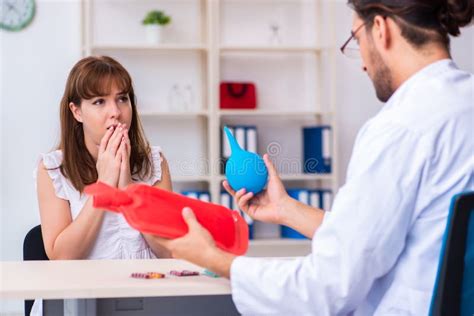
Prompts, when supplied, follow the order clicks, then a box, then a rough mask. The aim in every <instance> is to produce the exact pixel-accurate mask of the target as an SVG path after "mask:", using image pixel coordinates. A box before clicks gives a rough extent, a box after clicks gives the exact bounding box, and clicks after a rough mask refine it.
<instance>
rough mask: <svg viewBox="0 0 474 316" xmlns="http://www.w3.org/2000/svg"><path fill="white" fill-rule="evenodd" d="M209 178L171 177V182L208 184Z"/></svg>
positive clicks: (202, 176)
mask: <svg viewBox="0 0 474 316" xmlns="http://www.w3.org/2000/svg"><path fill="white" fill-rule="evenodd" d="M209 181H210V177H209V176H206V175H201V176H173V175H171V182H209Z"/></svg>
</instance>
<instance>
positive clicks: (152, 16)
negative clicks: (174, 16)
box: [142, 10, 171, 44]
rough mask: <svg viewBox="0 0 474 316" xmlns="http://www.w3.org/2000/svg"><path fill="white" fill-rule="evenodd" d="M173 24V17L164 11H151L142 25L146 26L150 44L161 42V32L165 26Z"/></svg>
mask: <svg viewBox="0 0 474 316" xmlns="http://www.w3.org/2000/svg"><path fill="white" fill-rule="evenodd" d="M170 22H171V17H170V16H168V15H166V14H165V12H163V11H156V10H153V11H150V12H148V13H147V15H146V16H145V18H144V19H143V21H142V23H143V25H145V28H146V34H147V40H148V42H149V43H150V44H159V43H160V42H161V31H162V28H163V26H165V25H167V24H169V23H170Z"/></svg>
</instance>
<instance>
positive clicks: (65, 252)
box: [37, 163, 104, 260]
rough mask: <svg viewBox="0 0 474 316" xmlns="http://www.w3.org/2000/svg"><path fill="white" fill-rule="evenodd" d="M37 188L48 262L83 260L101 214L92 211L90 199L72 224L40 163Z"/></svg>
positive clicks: (62, 201) (97, 228)
mask: <svg viewBox="0 0 474 316" xmlns="http://www.w3.org/2000/svg"><path fill="white" fill-rule="evenodd" d="M37 188H38V190H37V191H38V202H39V209H40V218H41V230H42V234H43V241H44V247H45V250H46V254H47V255H48V258H49V259H50V260H64V259H84V258H86V257H87V255H88V254H89V252H90V250H91V248H92V246H93V245H94V242H95V240H96V238H97V233H98V231H99V229H100V226H101V224H102V220H103V217H104V212H99V211H97V210H96V209H95V208H93V206H92V199H88V200H87V202H86V204H85V205H84V207H83V208H82V210H81V212H80V213H79V216H78V217H77V218H76V219H75V220H74V221H73V220H72V217H71V208H70V206H69V203H68V202H67V201H66V200H63V199H61V198H58V197H57V196H56V194H55V191H54V187H53V182H52V180H51V178H50V177H49V175H48V171H47V170H46V168H45V166H44V164H43V163H40V164H39V168H38V178H37Z"/></svg>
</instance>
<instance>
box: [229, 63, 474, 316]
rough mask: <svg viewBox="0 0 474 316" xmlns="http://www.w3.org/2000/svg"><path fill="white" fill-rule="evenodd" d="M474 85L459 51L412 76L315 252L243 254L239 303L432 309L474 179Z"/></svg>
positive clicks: (358, 152)
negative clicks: (443, 257) (446, 239)
mask: <svg viewBox="0 0 474 316" xmlns="http://www.w3.org/2000/svg"><path fill="white" fill-rule="evenodd" d="M473 88H474V80H473V75H472V74H469V73H466V72H464V71H461V70H459V69H458V68H457V67H456V65H455V64H454V62H453V61H451V60H442V61H438V62H436V63H433V64H431V65H429V66H427V67H425V68H424V69H423V70H421V71H419V72H418V73H417V74H415V75H413V76H412V77H411V78H410V79H409V80H407V81H406V82H405V83H403V84H402V86H401V87H400V88H399V89H398V90H397V91H396V92H395V93H394V95H393V96H392V97H391V98H390V100H389V101H388V102H387V104H385V106H384V107H383V109H382V110H381V111H380V113H378V114H377V115H376V116H375V117H374V118H372V119H371V120H370V121H369V122H367V123H366V124H365V126H364V127H363V128H362V129H361V131H360V132H359V135H358V137H357V140H356V143H355V146H354V151H353V155H352V158H351V162H350V164H349V169H348V174H347V181H346V184H345V185H344V186H343V187H342V188H341V189H340V191H339V192H338V194H337V196H336V198H335V201H334V204H333V207H332V211H331V212H329V213H326V214H325V216H324V220H323V223H322V225H321V226H320V228H319V229H318V230H317V231H316V232H315V234H314V237H313V240H312V253H311V254H310V255H308V256H307V257H302V258H298V259H295V260H283V259H265V258H247V257H239V258H237V259H236V260H234V262H233V264H232V267H231V284H232V296H233V300H234V303H235V305H236V307H237V309H238V310H239V312H241V313H242V314H247V315H256V314H265V315H267V314H278V315H363V316H367V315H416V316H419V315H427V314H428V311H429V305H430V302H431V295H432V291H433V286H434V281H435V277H436V271H437V266H438V260H439V253H440V248H441V241H442V237H443V233H444V229H445V226H446V219H447V215H448V209H449V204H450V200H451V198H452V196H453V195H455V194H456V193H459V192H462V191H466V190H473V189H474V176H473V170H474V159H473V158H474V156H473V155H474V136H473V130H474V129H473V126H474V100H473ZM473 313H474V311H473Z"/></svg>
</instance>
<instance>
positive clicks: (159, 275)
mask: <svg viewBox="0 0 474 316" xmlns="http://www.w3.org/2000/svg"><path fill="white" fill-rule="evenodd" d="M130 277H132V278H135V279H163V278H164V277H165V275H164V274H163V273H158V272H147V273H139V272H136V273H132V274H131V275H130Z"/></svg>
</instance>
